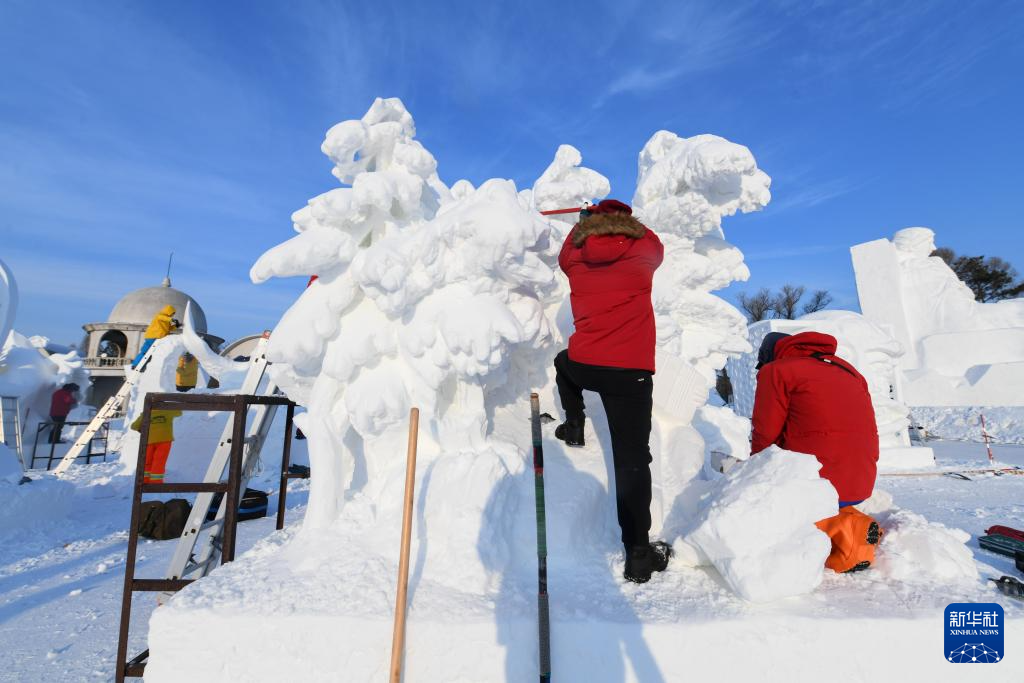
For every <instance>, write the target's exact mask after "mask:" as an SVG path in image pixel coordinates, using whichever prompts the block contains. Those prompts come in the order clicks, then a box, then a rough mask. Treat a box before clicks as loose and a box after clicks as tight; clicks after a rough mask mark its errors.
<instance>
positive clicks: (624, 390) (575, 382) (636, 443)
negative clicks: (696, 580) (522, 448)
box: [555, 351, 654, 547]
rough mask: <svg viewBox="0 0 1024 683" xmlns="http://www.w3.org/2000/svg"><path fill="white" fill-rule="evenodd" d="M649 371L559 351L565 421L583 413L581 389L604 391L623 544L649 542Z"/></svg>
mask: <svg viewBox="0 0 1024 683" xmlns="http://www.w3.org/2000/svg"><path fill="white" fill-rule="evenodd" d="M651 377H652V373H651V372H650V371H648V370H623V369H620V368H608V367H602V366H599V365H586V364H584V363H576V362H574V361H572V360H569V352H568V351H562V352H561V353H559V354H558V355H557V356H555V382H556V383H557V384H558V394H559V396H560V397H561V399H562V408H564V409H565V417H566V419H567V420H582V419H583V417H584V412H583V411H584V408H585V406H584V405H583V390H584V389H586V390H588V391H594V392H596V393H598V394H600V396H601V403H603V404H604V411H605V413H606V414H607V415H608V429H609V431H610V432H611V437H612V460H613V462H614V465H615V504H616V507H617V509H618V516H619V527H621V529H622V543H623V545H625V546H626V547H629V546H632V545H642V544H644V543H647V542H648V540H649V539H648V536H647V534H648V532H650V530H651V446H650V438H651V409H652V408H653V405H654V402H653V399H652V392H653V390H654V382H653V380H652V379H651Z"/></svg>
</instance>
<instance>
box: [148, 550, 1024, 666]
mask: <svg viewBox="0 0 1024 683" xmlns="http://www.w3.org/2000/svg"><path fill="white" fill-rule="evenodd" d="M294 533H295V532H294V531H292V532H289V531H285V532H281V533H279V534H277V535H276V536H275V537H273V538H271V539H268V540H267V541H265V542H263V543H261V544H260V545H258V546H257V547H256V548H254V549H253V550H252V551H251V552H250V553H248V554H246V555H245V556H244V557H242V558H240V559H239V560H237V561H236V562H234V563H233V564H231V565H229V566H225V567H223V568H221V569H218V570H217V571H216V572H214V573H213V574H211V575H210V576H209V577H208V578H206V579H204V580H203V581H201V582H198V583H196V584H194V585H192V586H190V587H189V588H187V589H186V590H185V591H183V592H182V593H180V594H179V595H178V596H176V598H175V599H174V600H173V601H171V602H170V603H169V604H168V605H166V606H164V607H162V608H160V609H158V610H157V611H156V612H155V613H154V616H153V618H152V620H151V622H150V636H149V642H150V647H151V650H152V659H151V663H150V665H149V667H148V669H147V671H146V680H147V681H157V682H159V681H181V680H190V681H229V680H247V681H282V680H293V681H297V680H301V681H380V680H385V679H386V675H387V667H388V662H389V657H390V648H391V629H392V622H391V615H392V613H393V609H394V604H393V601H394V580H395V571H394V568H393V567H387V566H384V565H383V564H382V563H380V562H379V561H363V560H362V559H361V558H360V557H359V554H358V552H355V551H354V549H353V548H351V547H350V546H348V545H347V541H348V539H346V538H345V537H344V535H343V534H339V533H335V532H330V533H326V534H324V535H322V536H320V537H319V538H317V539H294V538H293V537H294ZM289 541H291V542H289ZM307 544H309V546H308V547H310V548H313V547H319V548H320V549H321V558H318V560H317V562H316V563H315V565H313V566H308V567H301V566H297V565H295V564H294V562H293V561H292V560H293V559H294V557H295V556H294V555H293V553H294V552H296V551H300V548H302V547H303V546H306V545H307ZM327 546H329V547H330V548H331V549H332V553H331V555H332V556H331V557H329V558H324V557H323V554H322V549H323V548H324V547H327ZM300 552H301V551H300ZM620 569H621V567H620V566H618V565H617V563H616V564H613V565H612V566H607V565H606V566H597V567H581V568H580V569H579V571H578V572H569V571H566V570H565V569H564V568H563V569H562V570H559V571H555V572H553V575H552V576H551V577H550V585H551V612H552V660H553V662H554V664H553V668H554V678H555V679H556V680H559V679H560V680H567V681H644V682H645V683H647V682H651V681H678V680H692V679H694V677H695V676H699V675H701V674H705V675H713V676H715V677H716V678H719V679H720V680H740V679H741V677H742V679H743V680H779V681H782V680H785V681H820V680H821V678H822V675H823V674H825V672H831V674H829V675H832V674H836V673H839V674H840V675H841V676H842V678H843V679H844V680H848V681H880V680H929V681H946V680H948V681H963V680H981V678H980V677H981V676H985V677H986V678H985V680H1020V678H1021V676H1024V621H1022V620H1021V610H1020V609H1016V611H1014V607H1013V606H1012V605H1008V604H1006V603H1008V602H1010V601H1009V600H1001V601H1000V602H1002V604H1004V606H1005V607H1006V609H1007V624H1006V649H1007V658H1006V660H1005V661H1004V662H1001V663H999V664H998V665H997V666H996V667H990V668H985V669H984V670H983V671H977V670H973V669H972V670H964V669H963V668H962V667H955V666H952V665H951V664H949V663H948V662H946V661H945V659H944V657H943V639H942V634H943V608H944V607H945V605H946V604H948V603H950V602H961V601H973V600H977V601H987V600H991V599H993V596H992V595H991V593H987V592H985V593H984V594H982V592H981V589H978V593H979V594H976V595H972V594H966V595H965V594H964V593H963V591H947V590H944V589H943V587H930V588H929V587H925V588H912V587H909V586H906V585H896V586H894V585H892V584H887V583H882V582H879V581H877V580H876V579H874V578H873V577H872V573H871V572H864V573H862V574H860V575H848V576H846V575H844V576H837V575H827V576H826V579H825V583H824V584H823V585H822V586H821V587H820V588H819V590H818V591H817V592H816V593H814V594H812V595H809V596H803V597H801V598H793V599H789V600H784V601H780V602H777V603H773V604H771V605H767V606H755V605H749V604H746V603H743V602H742V601H740V600H738V599H737V598H735V597H733V596H732V595H731V594H730V593H729V592H728V590H727V589H725V588H724V586H723V585H722V584H721V583H720V580H719V579H717V577H716V576H715V574H714V572H713V570H704V569H686V568H678V569H673V570H671V571H669V572H667V573H666V574H665V575H663V576H660V577H657V578H656V579H654V580H652V581H651V582H650V583H649V584H646V585H644V586H634V585H627V584H625V583H624V582H623V581H622V580H621V579H619V578H618V576H619V572H620ZM413 571H414V573H413V578H412V581H411V584H410V585H411V595H412V607H411V610H410V613H409V622H408V632H407V650H406V660H405V670H406V675H405V680H406V681H448V682H451V683H456V682H468V681H525V680H532V679H534V677H535V676H536V673H537V635H536V633H537V627H536V620H535V604H536V601H535V597H534V596H533V595H531V589H532V588H533V586H530V585H527V584H526V583H525V582H523V583H519V582H514V583H513V584H510V585H502V586H499V587H498V588H497V590H496V591H495V592H494V593H493V594H492V595H491V596H489V597H486V598H483V597H481V596H478V595H468V594H464V593H460V592H458V591H452V590H447V589H443V588H441V587H439V586H434V585H431V584H429V583H427V582H426V581H424V580H421V579H420V578H419V576H418V569H417V567H416V563H415V561H414V566H413ZM1011 615H1012V616H1011ZM1015 655H1016V656H1015ZM723 675H724V679H723V678H721V677H722V676H723ZM748 677H749V678H748Z"/></svg>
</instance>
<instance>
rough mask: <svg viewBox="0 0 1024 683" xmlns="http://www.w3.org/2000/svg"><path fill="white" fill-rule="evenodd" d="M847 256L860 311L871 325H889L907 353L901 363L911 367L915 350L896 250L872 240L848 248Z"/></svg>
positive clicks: (881, 242) (884, 242) (886, 244)
mask: <svg viewBox="0 0 1024 683" xmlns="http://www.w3.org/2000/svg"><path fill="white" fill-rule="evenodd" d="M850 257H851V259H852V261H853V275H854V278H855V280H856V282H857V297H858V299H859V301H860V310H861V312H862V313H863V314H864V316H865V317H867V318H868V319H869V320H871V321H872V322H874V323H876V324H882V325H888V326H889V329H891V330H892V332H893V336H894V337H895V338H896V340H897V341H898V342H899V343H900V344H901V345H902V346H903V348H904V351H905V353H906V354H907V357H906V359H905V361H904V362H905V363H911V364H912V363H913V360H914V358H915V357H916V350H915V348H914V344H913V340H912V336H911V332H910V329H909V327H908V325H907V314H906V311H905V310H904V307H903V289H902V285H901V284H900V264H899V259H898V258H897V255H896V248H895V247H894V246H893V244H892V242H890V241H889V240H887V239H879V240H873V241H871V242H864V243H863V244H857V245H855V246H853V247H850Z"/></svg>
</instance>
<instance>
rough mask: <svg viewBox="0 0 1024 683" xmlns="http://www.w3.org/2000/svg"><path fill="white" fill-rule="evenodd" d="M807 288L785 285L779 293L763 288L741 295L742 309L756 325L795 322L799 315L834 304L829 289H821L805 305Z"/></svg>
mask: <svg viewBox="0 0 1024 683" xmlns="http://www.w3.org/2000/svg"><path fill="white" fill-rule="evenodd" d="M806 292H807V288H806V287H803V286H802V285H801V286H795V285H788V284H787V285H783V286H782V288H781V289H780V290H779V291H778V292H772V291H771V290H770V289H768V288H767V287H762V288H761V289H759V290H757V292H755V293H754V294H747V293H746V292H744V293H742V294H740V295H739V299H738V300H739V304H740V308H741V309H743V312H744V313H746V314H747V319H748V320H749V321H750V322H752V323H756V322H757V321H759V320H769V319H772V318H774V319H784V320H793V319H795V318H796V317H797V316H798V315H807V314H808V313H814V312H815V311H820V310H822V309H823V308H827V307H828V305H829V304H830V303H832V295H831V294H829V292H828V290H827V289H819V290H816V291H814V292H812V293H811V295H810V298H808V299H807V300H806V301H805V302H804V304H803V305H802V306H801V305H800V302H801V300H803V298H804V294H805V293H806Z"/></svg>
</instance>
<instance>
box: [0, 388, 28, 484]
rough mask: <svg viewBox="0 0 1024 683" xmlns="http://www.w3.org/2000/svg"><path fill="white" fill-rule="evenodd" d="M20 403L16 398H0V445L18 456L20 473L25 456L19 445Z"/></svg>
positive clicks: (23, 467)
mask: <svg viewBox="0 0 1024 683" xmlns="http://www.w3.org/2000/svg"><path fill="white" fill-rule="evenodd" d="M20 411H21V403H20V401H19V400H18V397H17V396H3V397H0V443H2V444H4V445H5V446H7V447H8V448H10V449H11V450H12V451H14V452H15V453H17V454H18V460H19V461H20V462H21V471H22V472H24V471H25V470H27V469H28V468H27V467H25V456H24V454H23V453H22V443H21V414H20Z"/></svg>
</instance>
